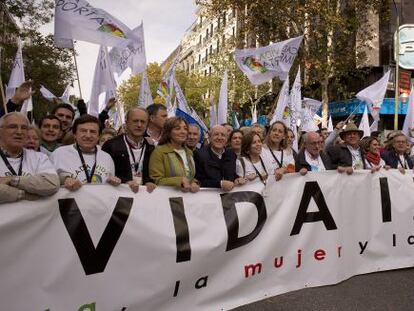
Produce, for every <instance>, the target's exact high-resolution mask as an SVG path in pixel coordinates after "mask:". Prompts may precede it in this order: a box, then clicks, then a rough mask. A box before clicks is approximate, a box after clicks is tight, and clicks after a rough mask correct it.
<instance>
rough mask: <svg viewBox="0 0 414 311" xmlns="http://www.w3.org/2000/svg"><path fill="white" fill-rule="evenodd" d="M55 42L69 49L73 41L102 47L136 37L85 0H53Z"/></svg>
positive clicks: (135, 39) (125, 27)
mask: <svg viewBox="0 0 414 311" xmlns="http://www.w3.org/2000/svg"><path fill="white" fill-rule="evenodd" d="M55 4H56V6H55V45H56V46H57V47H60V48H73V40H81V41H87V42H91V43H96V44H100V45H105V46H116V45H119V44H122V43H125V42H126V41H129V40H132V41H138V38H137V36H136V35H135V34H134V33H133V32H132V30H131V29H129V28H128V27H127V26H126V25H125V24H123V23H122V22H121V21H120V20H118V19H117V18H115V17H114V16H112V15H110V14H109V13H108V12H106V11H104V10H102V9H99V8H96V7H93V6H91V5H90V4H89V3H88V2H87V1H85V0H77V1H73V0H56V1H55Z"/></svg>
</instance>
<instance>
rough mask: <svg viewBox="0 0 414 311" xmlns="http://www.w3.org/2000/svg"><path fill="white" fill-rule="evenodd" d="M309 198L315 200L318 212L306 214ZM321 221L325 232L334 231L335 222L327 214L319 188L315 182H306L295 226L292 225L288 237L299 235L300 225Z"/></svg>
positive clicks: (327, 210) (329, 214) (328, 213)
mask: <svg viewBox="0 0 414 311" xmlns="http://www.w3.org/2000/svg"><path fill="white" fill-rule="evenodd" d="M311 198H313V199H314V200H315V203H316V205H317V206H318V208H319V212H309V213H307V210H308V207H309V203H310V200H311ZM317 221H323V223H324V224H325V227H326V229H327V230H336V229H337V227H336V224H335V221H334V219H333V217H332V215H331V213H330V212H329V209H328V206H327V205H326V202H325V198H324V197H323V193H322V191H321V188H320V187H319V185H318V183H317V182H316V181H311V182H307V183H306V184H305V189H304V190H303V196H302V200H301V201H300V205H299V210H298V214H297V216H296V220H295V224H294V225H293V229H292V232H291V233H290V235H291V236H292V235H296V234H299V233H300V230H301V229H302V225H303V223H305V222H317Z"/></svg>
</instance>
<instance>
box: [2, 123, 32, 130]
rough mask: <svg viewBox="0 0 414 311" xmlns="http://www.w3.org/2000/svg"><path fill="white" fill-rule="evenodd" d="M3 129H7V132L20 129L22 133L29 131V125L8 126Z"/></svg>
mask: <svg viewBox="0 0 414 311" xmlns="http://www.w3.org/2000/svg"><path fill="white" fill-rule="evenodd" d="M2 128H5V129H6V130H13V131H17V130H18V129H20V130H22V131H27V130H28V129H29V126H28V125H20V126H19V125H18V124H7V125H6V126H2Z"/></svg>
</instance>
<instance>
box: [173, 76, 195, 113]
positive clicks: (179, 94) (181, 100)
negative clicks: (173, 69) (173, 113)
mask: <svg viewBox="0 0 414 311" xmlns="http://www.w3.org/2000/svg"><path fill="white" fill-rule="evenodd" d="M173 85H174V90H175V99H176V100H177V108H179V109H180V110H182V111H184V112H185V113H187V114H189V115H190V114H191V109H190V107H189V106H188V104H187V99H185V96H184V93H183V90H182V89H181V87H180V85H179V84H178V82H177V80H175V77H173Z"/></svg>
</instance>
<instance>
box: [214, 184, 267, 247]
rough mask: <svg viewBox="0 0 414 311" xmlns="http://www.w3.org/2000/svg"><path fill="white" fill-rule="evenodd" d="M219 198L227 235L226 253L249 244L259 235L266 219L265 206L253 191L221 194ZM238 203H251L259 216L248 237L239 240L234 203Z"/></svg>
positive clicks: (237, 220) (261, 198)
mask: <svg viewBox="0 0 414 311" xmlns="http://www.w3.org/2000/svg"><path fill="white" fill-rule="evenodd" d="M220 196H221V204H222V205H223V211H224V218H225V220H226V225H227V233H228V241H227V248H226V251H231V250H232V249H235V248H238V247H240V246H243V245H246V244H248V243H250V242H251V241H253V240H254V239H255V238H256V237H257V236H258V235H259V233H260V231H262V228H263V226H264V224H265V222H266V219H267V212H266V205H265V202H264V200H263V197H262V196H261V195H260V194H258V193H256V192H253V191H242V192H232V193H223V194H220ZM240 202H250V203H253V204H254V205H255V206H256V208H257V214H258V215H259V216H258V219H257V225H256V227H255V228H254V230H253V231H252V232H251V233H249V234H248V235H246V236H243V237H240V238H239V237H238V234H239V217H238V216H237V210H236V203H240Z"/></svg>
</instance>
